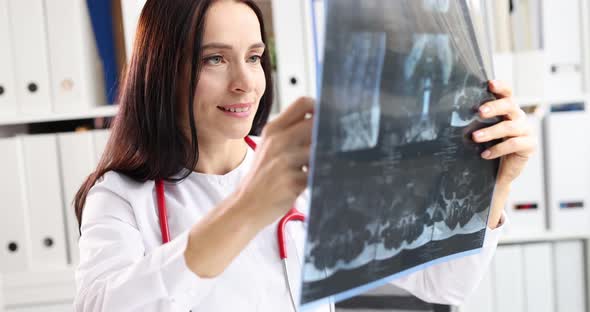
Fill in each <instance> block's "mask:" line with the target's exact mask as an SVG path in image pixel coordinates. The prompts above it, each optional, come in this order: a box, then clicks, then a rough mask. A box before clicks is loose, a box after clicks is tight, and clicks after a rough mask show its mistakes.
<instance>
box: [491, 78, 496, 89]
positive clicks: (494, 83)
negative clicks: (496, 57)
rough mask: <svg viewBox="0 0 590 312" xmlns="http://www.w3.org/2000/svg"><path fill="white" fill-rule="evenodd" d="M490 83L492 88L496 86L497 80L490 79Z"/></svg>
mask: <svg viewBox="0 0 590 312" xmlns="http://www.w3.org/2000/svg"><path fill="white" fill-rule="evenodd" d="M490 84H491V85H492V88H496V87H498V82H497V81H496V80H490Z"/></svg>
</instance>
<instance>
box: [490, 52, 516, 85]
mask: <svg viewBox="0 0 590 312" xmlns="http://www.w3.org/2000/svg"><path fill="white" fill-rule="evenodd" d="M513 58H514V57H513V55H512V53H509V52H506V53H494V55H493V56H492V59H493V62H494V79H497V80H501V81H503V82H505V83H506V84H508V85H509V86H510V88H512V89H513V90H514V89H515V85H514V61H513Z"/></svg>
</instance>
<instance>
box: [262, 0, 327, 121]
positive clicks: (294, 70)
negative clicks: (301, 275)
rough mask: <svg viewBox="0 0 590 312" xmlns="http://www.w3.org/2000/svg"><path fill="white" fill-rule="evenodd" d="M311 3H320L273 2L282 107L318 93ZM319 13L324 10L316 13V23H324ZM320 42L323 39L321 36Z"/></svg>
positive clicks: (315, 2) (281, 108) (316, 5)
mask: <svg viewBox="0 0 590 312" xmlns="http://www.w3.org/2000/svg"><path fill="white" fill-rule="evenodd" d="M319 2H321V1H319ZM312 5H313V6H315V7H316V8H317V7H318V6H319V3H318V1H317V0H314V1H313V4H312V3H311V1H273V3H272V17H273V21H274V32H275V43H276V45H275V46H276V47H275V48H276V53H277V84H278V89H279V103H280V105H281V106H282V107H280V110H281V111H282V110H284V109H285V108H286V107H287V106H288V105H290V104H291V103H293V102H294V101H295V100H296V99H297V98H298V97H300V96H305V95H308V96H315V95H316V94H315V89H316V88H315V84H316V76H315V75H316V72H315V70H316V69H315V61H316V58H315V45H314V29H313V24H314V23H313V22H312V16H313V12H314V11H313V10H312ZM320 16H321V14H317V16H315V17H314V18H315V19H316V20H315V24H316V25H323V21H321V20H317V18H319V17H320ZM279 21H280V22H279ZM315 35H318V34H317V33H316V34H315ZM315 39H317V38H315ZM318 43H320V42H319V39H318ZM318 48H319V47H318Z"/></svg>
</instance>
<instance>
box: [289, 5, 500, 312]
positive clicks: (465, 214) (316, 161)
mask: <svg viewBox="0 0 590 312" xmlns="http://www.w3.org/2000/svg"><path fill="white" fill-rule="evenodd" d="M325 14H326V16H325V18H326V20H325V29H326V32H325V42H324V54H323V58H322V59H323V74H322V78H321V96H320V99H319V109H318V111H317V112H316V124H315V129H314V142H313V156H312V163H311V179H310V187H311V201H310V212H309V213H310V215H309V221H308V232H307V239H306V245H305V260H304V267H303V278H302V289H301V301H300V304H301V305H302V307H303V308H309V307H312V306H314V305H316V304H319V303H325V301H326V300H327V299H332V300H335V301H339V300H343V299H345V298H348V297H351V296H353V295H355V294H358V293H360V292H362V291H365V290H367V289H369V288H371V287H374V286H378V285H380V284H383V283H385V282H387V281H389V280H391V279H394V278H396V277H399V276H401V275H403V274H408V273H411V272H414V271H416V270H419V269H423V268H425V267H426V266H429V265H432V264H434V263H438V262H441V261H447V260H450V259H452V258H455V257H459V256H465V255H467V254H472V253H475V252H478V251H479V250H480V249H481V247H482V244H483V240H484V234H485V228H486V224H487V218H488V213H489V207H490V203H491V199H492V194H493V189H494V185H495V178H496V173H497V170H498V165H499V162H498V161H488V160H483V159H482V158H481V157H480V153H481V152H483V151H484V150H485V148H486V147H489V146H486V145H480V144H475V143H474V142H473V141H472V139H471V134H472V133H473V131H474V130H475V129H479V128H482V127H487V126H490V125H492V124H493V123H495V122H497V120H480V119H479V118H478V117H477V114H476V112H477V108H478V107H479V105H481V104H482V103H484V102H487V101H489V100H493V96H492V95H491V94H490V93H489V92H488V91H487V82H486V81H487V77H486V73H485V70H484V67H483V63H482V59H481V55H480V52H479V48H478V46H477V44H476V40H475V33H474V31H473V25H472V23H471V19H470V16H469V13H468V10H467V7H466V4H465V1H461V0H446V1H445V0H362V1H359V0H329V1H326V2H325Z"/></svg>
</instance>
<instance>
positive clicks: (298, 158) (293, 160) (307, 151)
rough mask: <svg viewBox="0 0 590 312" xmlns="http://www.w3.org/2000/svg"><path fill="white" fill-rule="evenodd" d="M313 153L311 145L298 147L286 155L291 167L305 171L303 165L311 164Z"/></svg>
mask: <svg viewBox="0 0 590 312" xmlns="http://www.w3.org/2000/svg"><path fill="white" fill-rule="evenodd" d="M310 155H311V146H310V145H308V146H301V147H299V148H298V149H296V150H294V151H292V152H289V154H288V155H287V156H286V158H287V160H286V163H288V164H289V168H290V169H292V170H295V171H304V170H303V167H304V166H305V167H307V166H309V158H310Z"/></svg>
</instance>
